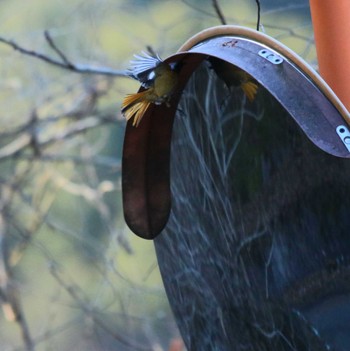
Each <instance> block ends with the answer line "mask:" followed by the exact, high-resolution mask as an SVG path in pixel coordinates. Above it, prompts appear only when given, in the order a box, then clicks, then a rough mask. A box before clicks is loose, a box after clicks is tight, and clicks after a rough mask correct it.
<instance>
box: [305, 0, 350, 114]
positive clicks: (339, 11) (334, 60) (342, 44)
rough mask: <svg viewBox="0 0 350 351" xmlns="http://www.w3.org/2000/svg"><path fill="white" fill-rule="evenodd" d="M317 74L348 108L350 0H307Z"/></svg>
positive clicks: (349, 93)
mask: <svg viewBox="0 0 350 351" xmlns="http://www.w3.org/2000/svg"><path fill="white" fill-rule="evenodd" d="M310 8H311V17H312V22H313V27H314V34H315V42H316V51H317V57H318V65H319V70H320V74H321V76H322V77H323V79H324V80H325V81H326V82H327V83H328V85H329V86H330V87H331V88H332V90H333V91H334V92H335V94H336V95H337V96H338V98H339V99H340V100H341V102H342V103H343V104H344V105H345V107H346V108H347V109H348V111H350V0H310Z"/></svg>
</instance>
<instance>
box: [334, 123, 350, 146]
mask: <svg viewBox="0 0 350 351" xmlns="http://www.w3.org/2000/svg"><path fill="white" fill-rule="evenodd" d="M336 131H337V134H338V135H339V137H340V139H341V141H342V142H343V144H344V145H345V147H346V148H347V149H348V151H349V152H350V131H349V129H348V128H347V127H346V126H344V125H340V126H338V127H337V129H336Z"/></svg>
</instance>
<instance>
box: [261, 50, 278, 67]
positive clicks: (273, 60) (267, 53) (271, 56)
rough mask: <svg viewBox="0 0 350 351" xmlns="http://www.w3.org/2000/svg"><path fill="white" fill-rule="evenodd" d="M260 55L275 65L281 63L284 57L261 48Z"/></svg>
mask: <svg viewBox="0 0 350 351" xmlns="http://www.w3.org/2000/svg"><path fill="white" fill-rule="evenodd" d="M259 55H260V56H261V57H263V58H265V59H266V60H268V61H269V62H271V63H273V64H274V65H279V64H281V63H282V62H283V58H282V57H280V56H278V55H277V54H275V53H273V52H272V51H270V50H267V49H262V50H260V51H259Z"/></svg>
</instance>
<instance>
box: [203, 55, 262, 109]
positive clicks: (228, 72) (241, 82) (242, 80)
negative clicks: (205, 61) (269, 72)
mask: <svg viewBox="0 0 350 351" xmlns="http://www.w3.org/2000/svg"><path fill="white" fill-rule="evenodd" d="M209 62H210V64H211V67H212V68H213V70H214V71H215V73H216V74H217V75H218V77H219V78H220V79H222V80H223V81H224V82H225V84H226V86H227V87H228V88H229V89H230V88H231V87H232V86H240V87H241V88H242V90H243V91H244V93H245V95H246V96H247V98H248V100H249V101H250V102H253V101H254V99H255V96H256V93H257V90H258V84H257V83H256V82H255V80H254V78H253V77H252V76H251V75H249V74H248V73H247V72H245V71H243V70H242V69H240V68H238V67H236V66H234V65H232V64H231V63H229V62H226V61H224V60H220V59H218V58H215V57H211V58H210V59H209Z"/></svg>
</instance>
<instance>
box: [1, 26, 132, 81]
mask: <svg viewBox="0 0 350 351" xmlns="http://www.w3.org/2000/svg"><path fill="white" fill-rule="evenodd" d="M44 35H45V39H46V41H47V42H48V44H49V45H50V47H51V48H52V49H53V50H54V51H55V52H56V53H57V55H58V56H59V57H60V59H61V60H57V59H55V58H52V57H50V56H47V55H45V54H42V53H40V52H37V51H35V50H30V49H26V48H24V47H23V46H20V45H19V44H17V43H16V42H15V41H13V40H9V39H6V38H4V37H1V36H0V42H1V43H3V44H5V45H7V46H10V47H11V48H12V49H14V50H16V51H18V52H20V53H21V54H23V55H27V56H32V57H35V58H37V59H39V60H41V61H44V62H46V63H49V64H51V65H53V66H56V67H60V68H63V69H66V70H69V71H71V72H74V73H79V74H96V75H104V76H111V77H128V75H127V73H126V70H114V69H112V68H108V67H93V66H87V65H81V64H76V63H72V62H71V61H69V60H68V59H67V57H66V56H65V55H64V54H63V53H62V51H61V50H60V49H58V47H57V46H56V44H55V43H54V41H53V39H52V38H51V36H50V34H49V32H48V31H45V33H44Z"/></svg>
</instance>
